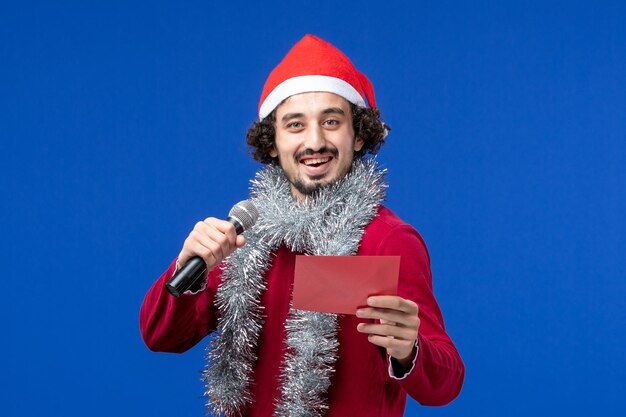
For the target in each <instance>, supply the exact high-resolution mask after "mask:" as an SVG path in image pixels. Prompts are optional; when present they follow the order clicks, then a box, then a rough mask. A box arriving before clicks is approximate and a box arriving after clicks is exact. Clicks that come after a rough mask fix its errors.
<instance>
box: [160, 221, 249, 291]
mask: <svg viewBox="0 0 626 417" xmlns="http://www.w3.org/2000/svg"><path fill="white" fill-rule="evenodd" d="M226 220H227V221H229V222H231V223H232V224H233V225H234V226H235V231H236V232H237V234H238V235H240V234H242V233H243V232H244V227H243V225H242V224H241V223H240V222H239V221H238V220H237V219H235V218H233V217H228V218H227V219H226ZM206 272H207V271H206V264H205V263H204V260H203V259H202V258H201V257H199V256H194V257H192V258H190V259H189V260H188V261H187V263H185V266H183V267H182V268H180V270H178V272H176V273H175V274H174V276H173V277H172V278H170V280H169V281H167V284H165V288H167V291H168V292H169V293H170V294H172V295H173V296H174V297H176V298H178V297H180V295H181V294H182V293H184V292H185V291H187V290H188V289H189V288H191V287H192V286H193V284H195V283H196V282H197V281H198V280H199V279H201V278H203V277H204V276H205V275H206Z"/></svg>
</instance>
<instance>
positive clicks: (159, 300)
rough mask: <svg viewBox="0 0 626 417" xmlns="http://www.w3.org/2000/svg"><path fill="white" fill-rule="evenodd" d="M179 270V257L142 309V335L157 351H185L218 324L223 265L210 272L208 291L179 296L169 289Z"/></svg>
mask: <svg viewBox="0 0 626 417" xmlns="http://www.w3.org/2000/svg"><path fill="white" fill-rule="evenodd" d="M175 271H176V259H174V261H173V262H172V263H171V265H170V266H169V268H168V269H167V270H166V271H165V272H164V273H163V275H161V277H160V278H159V279H158V280H157V281H156V282H155V283H154V284H153V285H152V287H151V288H150V290H148V293H147V294H146V297H145V298H144V300H143V304H142V305H141V310H140V312H139V328H140V330H141V336H142V337H143V340H144V342H145V344H146V346H148V348H149V349H150V350H153V351H156V352H174V353H182V352H185V351H187V350H189V349H191V348H192V347H193V346H195V345H196V344H197V343H198V342H199V341H200V340H202V339H203V338H204V337H205V336H207V335H208V334H209V333H210V332H211V331H213V330H214V329H215V328H216V326H217V317H216V311H215V308H214V305H213V301H214V298H215V292H216V289H217V286H218V285H219V276H218V274H219V268H214V269H213V270H212V271H211V272H210V273H209V276H208V285H207V288H206V289H205V290H204V291H201V292H198V293H196V294H190V293H184V294H182V295H181V296H180V297H178V298H176V297H174V296H173V295H171V294H170V293H169V292H168V291H167V289H166V288H165V284H166V283H167V281H168V280H169V279H170V278H171V277H172V276H173V275H174V272H175Z"/></svg>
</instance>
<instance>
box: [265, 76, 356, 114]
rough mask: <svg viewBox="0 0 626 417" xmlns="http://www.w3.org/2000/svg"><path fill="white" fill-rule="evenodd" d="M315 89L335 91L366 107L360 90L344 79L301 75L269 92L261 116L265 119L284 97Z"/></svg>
mask: <svg viewBox="0 0 626 417" xmlns="http://www.w3.org/2000/svg"><path fill="white" fill-rule="evenodd" d="M313 91H325V92H329V93H335V94H337V95H339V96H341V97H343V98H345V99H346V100H348V101H349V102H351V103H354V104H356V105H357V106H361V107H366V106H365V100H363V97H361V95H360V94H359V93H358V91H357V90H356V89H355V88H354V87H352V86H351V85H350V84H348V83H347V82H345V81H344V80H342V79H339V78H335V77H329V76H326V75H301V76H299V77H293V78H289V79H288V80H285V81H283V82H282V83H280V84H278V85H277V86H276V88H274V89H273V90H272V92H271V93H269V94H268V96H267V98H266V99H265V101H263V104H262V105H261V108H260V109H259V118H260V119H264V118H265V117H266V116H267V115H268V114H270V113H271V112H272V110H274V109H275V108H276V107H277V106H278V105H279V104H280V103H281V102H282V101H283V100H284V99H286V98H288V97H291V96H293V95H294V94H300V93H309V92H313Z"/></svg>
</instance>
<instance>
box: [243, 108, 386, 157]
mask: <svg viewBox="0 0 626 417" xmlns="http://www.w3.org/2000/svg"><path fill="white" fill-rule="evenodd" d="M350 107H351V109H352V127H353V128H354V133H355V135H356V137H358V138H360V139H362V140H363V147H362V148H361V149H360V150H359V151H358V152H355V153H354V157H355V158H362V157H363V156H364V155H365V154H367V153H368V152H369V153H370V154H372V155H375V154H376V153H377V152H378V150H379V149H380V147H381V146H382V145H383V143H385V137H386V136H387V133H388V132H390V131H391V128H390V127H389V126H387V125H386V124H385V123H384V122H383V121H382V120H381V118H380V111H379V110H378V109H369V108H365V107H359V106H357V105H355V104H353V103H350ZM275 122H276V109H274V110H273V111H272V112H271V113H270V114H269V115H267V116H266V117H265V118H264V119H263V120H259V121H256V122H254V123H253V124H252V126H250V128H249V129H248V132H247V133H246V142H247V143H248V146H250V152H251V153H252V157H253V158H254V159H256V160H257V161H259V162H261V163H263V164H269V163H271V162H276V158H272V157H271V156H270V151H271V150H272V149H274V135H275V133H276V131H275V128H274V125H275Z"/></svg>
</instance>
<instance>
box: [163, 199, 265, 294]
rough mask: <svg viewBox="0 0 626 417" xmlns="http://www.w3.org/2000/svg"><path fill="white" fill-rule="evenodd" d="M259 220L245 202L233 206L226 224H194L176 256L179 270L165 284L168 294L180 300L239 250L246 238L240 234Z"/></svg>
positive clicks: (248, 203)
mask: <svg viewBox="0 0 626 417" xmlns="http://www.w3.org/2000/svg"><path fill="white" fill-rule="evenodd" d="M258 217H259V214H258V212H257V210H256V207H255V206H254V204H253V203H252V202H251V201H250V200H245V201H241V202H239V203H237V204H235V205H234V206H233V208H232V209H231V210H230V213H228V218H227V219H226V220H220V219H216V218H213V217H209V218H207V219H206V220H204V221H201V222H198V223H196V225H195V226H194V228H193V230H192V231H191V233H190V234H189V236H188V237H187V239H185V243H184V245H183V249H182V250H181V252H180V254H179V255H178V264H179V265H181V266H182V268H180V270H179V271H177V272H176V274H174V276H173V277H172V278H171V279H170V280H169V281H168V282H167V284H166V287H167V290H168V291H169V292H170V293H171V294H172V295H173V296H174V297H179V296H180V294H182V293H184V292H185V291H187V290H188V289H189V288H190V287H191V286H193V284H194V283H196V282H197V281H198V280H199V279H201V278H203V277H204V276H205V275H206V273H207V271H210V270H211V269H213V268H214V267H216V266H217V265H219V264H220V263H221V262H222V261H223V260H224V258H226V257H227V256H228V255H230V254H231V253H232V252H233V251H234V250H235V249H237V248H240V247H242V246H243V245H244V244H245V238H244V237H243V236H241V233H243V232H244V231H246V230H248V229H249V228H250V227H252V226H253V225H254V223H255V222H256V220H257V218H258ZM183 265H184V266H183Z"/></svg>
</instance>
